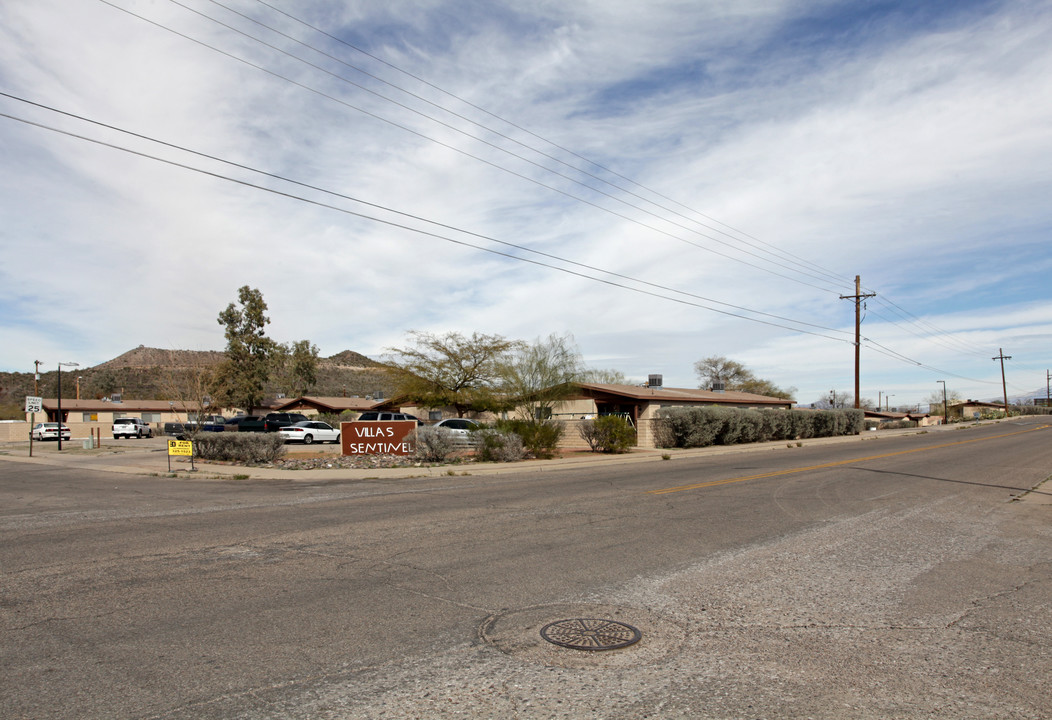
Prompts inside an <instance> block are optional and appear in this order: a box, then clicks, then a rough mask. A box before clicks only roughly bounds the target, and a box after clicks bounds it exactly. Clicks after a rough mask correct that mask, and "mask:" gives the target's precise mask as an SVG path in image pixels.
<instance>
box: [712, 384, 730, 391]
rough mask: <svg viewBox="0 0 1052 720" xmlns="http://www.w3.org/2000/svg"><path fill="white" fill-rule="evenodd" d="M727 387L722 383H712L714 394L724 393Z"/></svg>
mask: <svg viewBox="0 0 1052 720" xmlns="http://www.w3.org/2000/svg"><path fill="white" fill-rule="evenodd" d="M726 387H727V386H726V385H725V384H724V383H722V382H714V383H712V392H714V393H721V392H723V391H724V389H725V388H726Z"/></svg>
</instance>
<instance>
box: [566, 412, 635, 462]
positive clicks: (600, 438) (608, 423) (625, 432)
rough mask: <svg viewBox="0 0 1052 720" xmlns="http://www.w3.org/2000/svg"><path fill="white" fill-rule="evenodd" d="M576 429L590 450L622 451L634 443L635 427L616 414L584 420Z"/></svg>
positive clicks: (603, 451) (625, 450)
mask: <svg viewBox="0 0 1052 720" xmlns="http://www.w3.org/2000/svg"><path fill="white" fill-rule="evenodd" d="M577 430H578V432H579V433H580V434H581V439H582V440H584V441H585V442H586V443H588V447H589V448H591V450H592V452H602V453H623V452H628V449H629V448H630V447H632V446H633V445H635V444H636V429H635V428H634V427H632V423H630V422H629V421H628V420H626V419H625V418H623V417H620V416H618V415H603V416H601V417H598V418H596V419H595V420H584V421H582V422H581V424H580V425H579V426H578V428H577Z"/></svg>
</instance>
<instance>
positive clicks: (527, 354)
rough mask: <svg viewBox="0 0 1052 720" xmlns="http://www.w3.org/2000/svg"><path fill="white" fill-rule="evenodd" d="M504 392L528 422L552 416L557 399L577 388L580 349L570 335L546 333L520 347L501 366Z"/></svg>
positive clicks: (569, 394)
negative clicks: (547, 334) (543, 337)
mask: <svg viewBox="0 0 1052 720" xmlns="http://www.w3.org/2000/svg"><path fill="white" fill-rule="evenodd" d="M501 374H502V376H503V386H504V392H505V394H506V395H507V396H508V398H509V401H510V402H513V403H514V405H515V407H516V408H518V410H519V412H520V414H521V415H522V417H523V419H525V420H527V421H529V422H536V421H539V420H545V419H547V418H549V417H551V414H552V408H553V407H554V406H555V404H556V403H558V402H561V401H563V400H566V399H568V398H570V397H571V396H572V395H573V394H574V393H576V392H577V388H576V387H575V386H574V383H575V382H578V381H579V380H580V379H581V375H582V368H581V353H580V351H579V350H578V349H577V346H576V345H575V344H574V340H573V336H572V335H554V334H552V335H549V336H548V337H547V338H545V339H543V340H542V339H540V338H538V339H537V340H536V341H534V343H533V344H532V345H526V346H524V347H521V348H520V349H519V351H518V352H517V353H515V355H514V356H513V357H512V358H511V359H510V360H509V362H507V363H505V364H504V366H503V368H502V373H501Z"/></svg>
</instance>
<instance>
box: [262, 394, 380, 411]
mask: <svg viewBox="0 0 1052 720" xmlns="http://www.w3.org/2000/svg"><path fill="white" fill-rule="evenodd" d="M384 402H385V401H384V400H373V399H372V398H363V397H316V396H304V397H300V398H293V399H292V400H288V401H287V402H285V403H283V404H282V405H281V406H280V407H278V408H277V409H278V410H279V411H284V410H292V409H295V408H302V407H311V408H314V409H315V410H321V411H323V412H334V413H339V412H343V411H344V410H354V411H357V412H361V411H364V410H372V409H373V408H374V407H376V406H377V405H381V404H383V403H384Z"/></svg>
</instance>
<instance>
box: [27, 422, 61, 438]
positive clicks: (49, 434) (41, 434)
mask: <svg viewBox="0 0 1052 720" xmlns="http://www.w3.org/2000/svg"><path fill="white" fill-rule="evenodd" d="M58 432H59V430H58V423H37V424H36V425H34V426H33V439H34V440H58ZM62 439H63V440H69V428H68V427H66V426H65V425H63V426H62Z"/></svg>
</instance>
